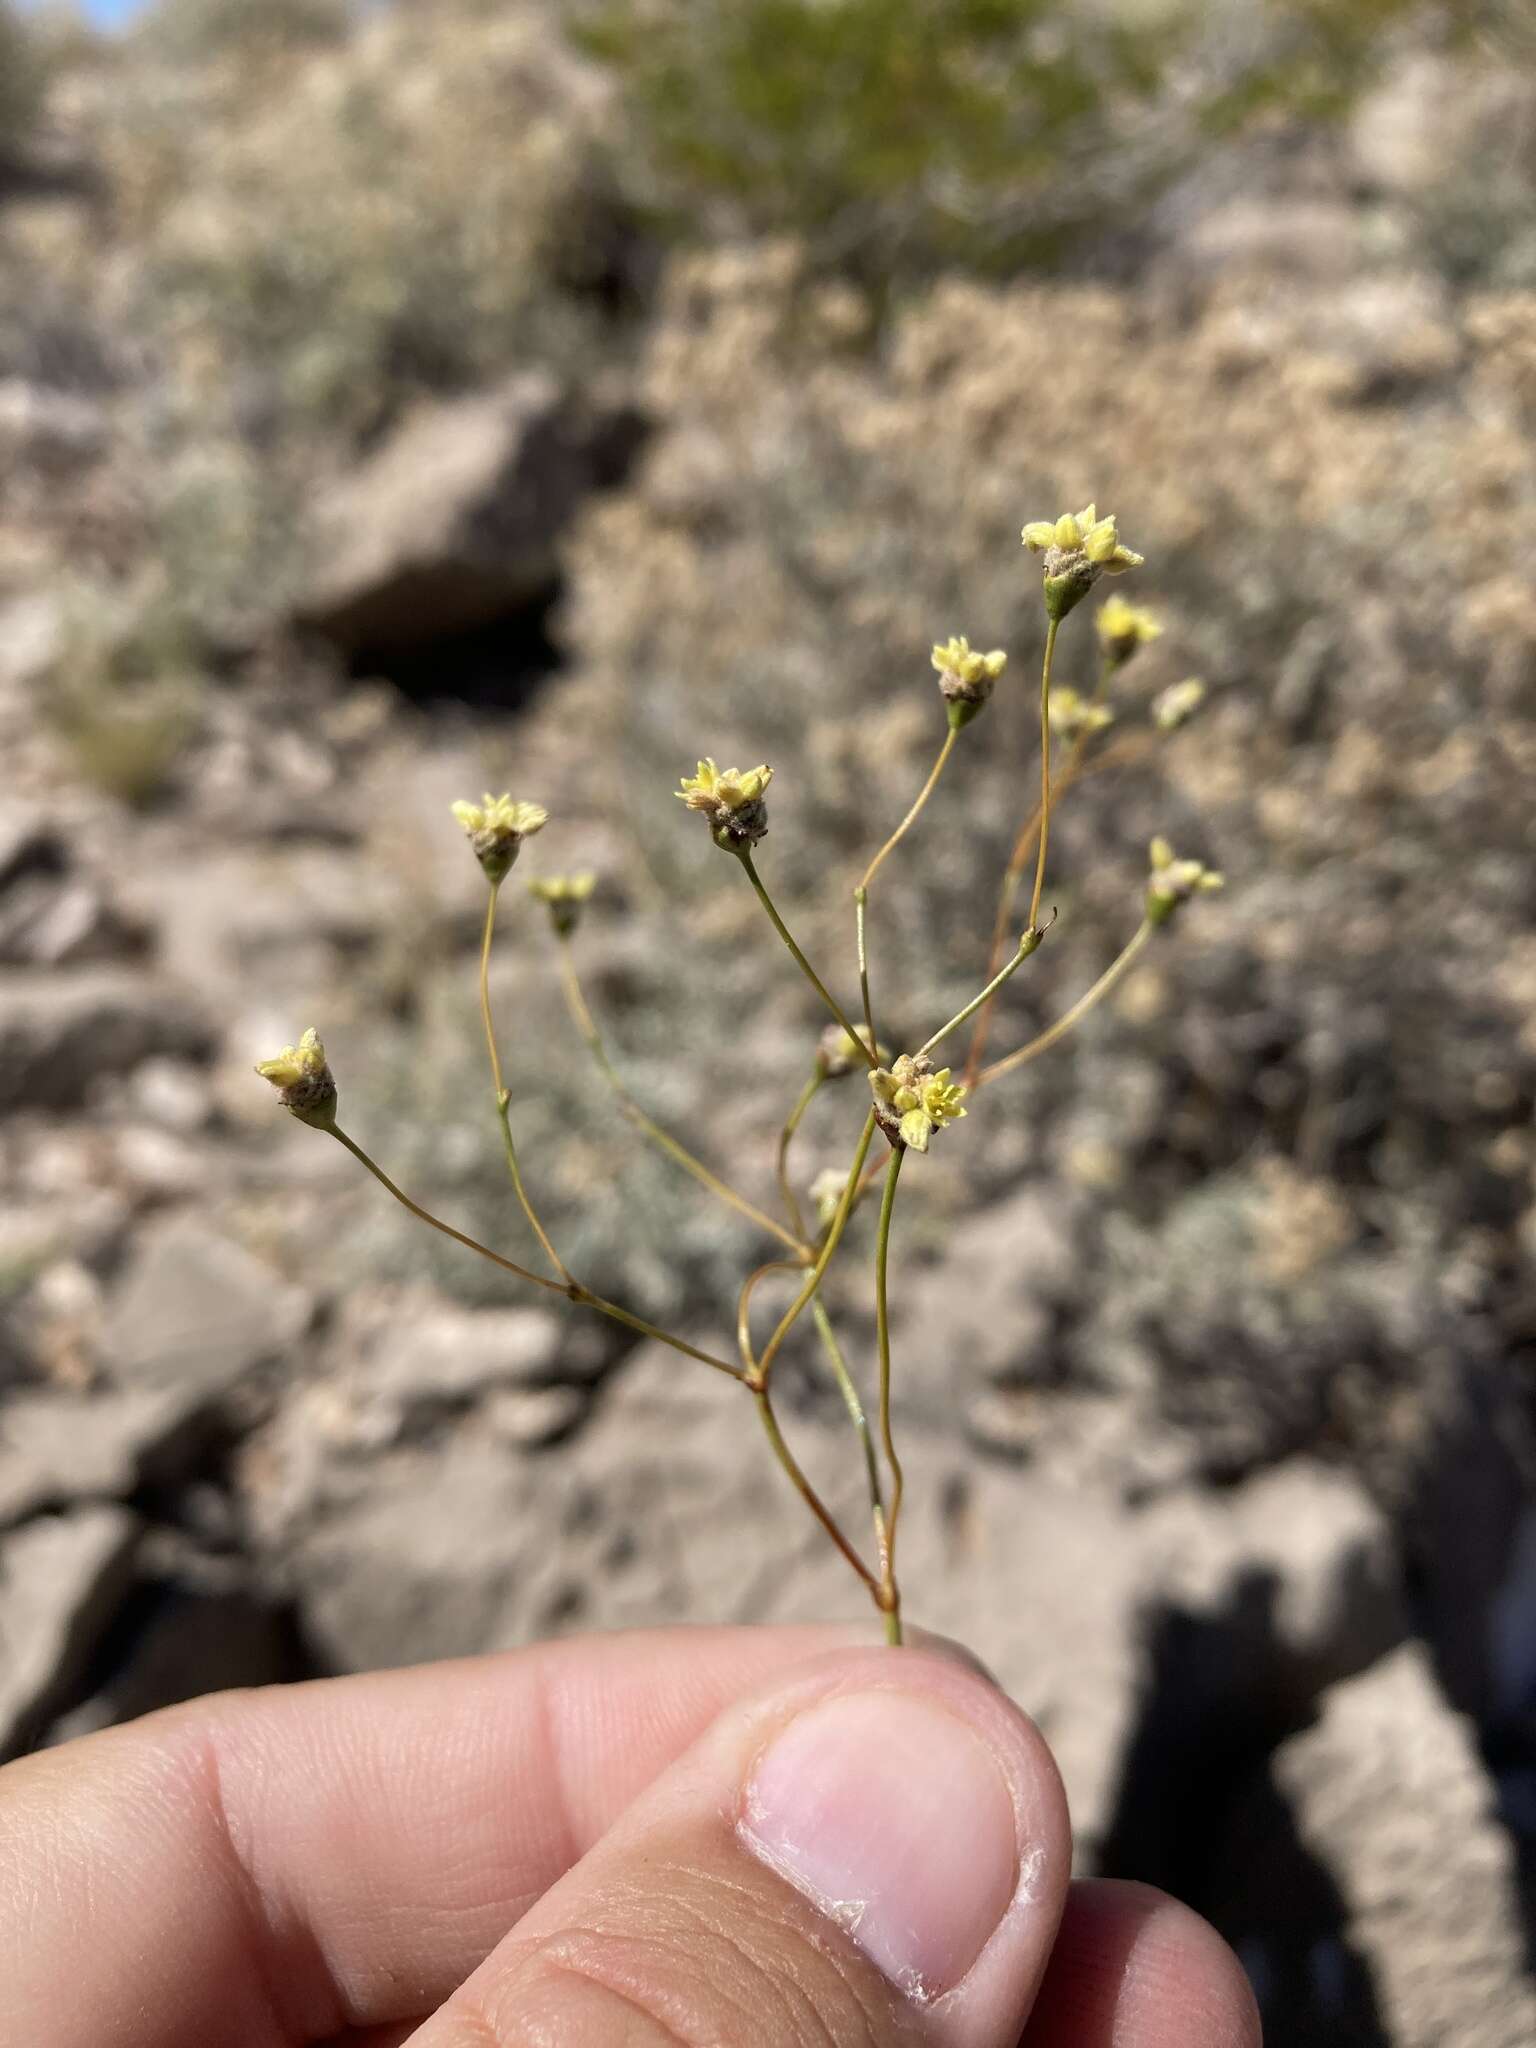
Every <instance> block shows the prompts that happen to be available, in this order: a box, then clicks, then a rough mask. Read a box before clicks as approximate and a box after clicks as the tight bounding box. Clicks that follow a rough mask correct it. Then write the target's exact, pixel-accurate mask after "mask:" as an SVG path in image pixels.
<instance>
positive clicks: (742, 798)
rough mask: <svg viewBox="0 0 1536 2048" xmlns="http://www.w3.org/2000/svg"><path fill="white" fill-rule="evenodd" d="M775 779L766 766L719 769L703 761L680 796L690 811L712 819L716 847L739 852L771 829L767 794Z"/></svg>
mask: <svg viewBox="0 0 1536 2048" xmlns="http://www.w3.org/2000/svg"><path fill="white" fill-rule="evenodd" d="M772 780H773V770H772V769H771V768H770V767H768V766H767V764H766V763H761V764H759V766H757V767H756V768H717V767H716V766H715V764H714V762H713V761H701V762H700V763H699V772H698V773H697V775H685V776H684V777H683V786H682V788H681V789H679V790H678V791H676V795H677V797H678V800H679V801H680V802H682V803H685V804H686V805H687V806H688V808H689V810H690V811H702V812H703V813H704V815H705V816H706V817H707V818H708V819H709V826H710V832H711V834H712V835H713V838H714V841H715V844H716V846H720V847H723V848H724V849H725V851H726V852H727V853H739V852H741V850H742V849H743V848H744V847H748V846H750V845H751V844H752V842H753V841H754V840H756V839H761V838H762V837H763V834H764V833H765V832H766V831H767V830H768V806H767V804H766V803H764V801H763V795H764V792H765V791H766V789H767V787H768V785H769V783H770V782H772Z"/></svg>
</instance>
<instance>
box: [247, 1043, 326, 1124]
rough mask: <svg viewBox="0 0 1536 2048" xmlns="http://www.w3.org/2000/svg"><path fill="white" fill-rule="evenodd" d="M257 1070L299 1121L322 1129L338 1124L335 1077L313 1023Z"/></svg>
mask: <svg viewBox="0 0 1536 2048" xmlns="http://www.w3.org/2000/svg"><path fill="white" fill-rule="evenodd" d="M256 1071H257V1073H258V1074H260V1076H261V1078H262V1079H263V1081H270V1082H271V1083H272V1086H273V1087H274V1088H275V1089H276V1090H277V1099H278V1101H279V1102H280V1103H281V1104H282V1105H283V1107H284V1109H287V1110H291V1111H292V1112H293V1114H294V1115H295V1116H296V1117H297V1118H298V1119H299V1122H300V1123H302V1124H313V1125H315V1126H316V1128H318V1129H320V1130H328V1129H329V1128H330V1127H331V1125H332V1124H334V1123H335V1121H336V1080H335V1076H334V1075H333V1074H332V1072H331V1069H330V1065H329V1062H328V1061H327V1060H326V1057H325V1047H324V1046H323V1045H322V1044H321V1043H320V1039H319V1035H318V1033H317V1032H316V1030H315V1027H314V1026H313V1025H311V1026H310V1027H309V1029H308V1030H307V1031H306V1032H305V1033H304V1036H303V1037H302V1038H301V1039H300V1040H299V1042H298V1044H297V1045H285V1046H284V1047H283V1049H282V1051H281V1052H280V1053H279V1054H278V1055H277V1057H276V1058H275V1059H270V1060H262V1061H261V1063H260V1064H259V1065H258V1067H257V1069H256Z"/></svg>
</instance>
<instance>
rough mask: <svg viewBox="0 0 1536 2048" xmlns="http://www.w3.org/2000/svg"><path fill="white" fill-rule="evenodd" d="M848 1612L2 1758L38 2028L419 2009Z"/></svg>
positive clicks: (685, 1636)
mask: <svg viewBox="0 0 1536 2048" xmlns="http://www.w3.org/2000/svg"><path fill="white" fill-rule="evenodd" d="M861 1640H867V1632H866V1631H860V1630H856V1629H852V1628H779V1629H757V1628H752V1629H748V1628H724V1629H699V1630H691V1629H676V1630H662V1631H655V1632H647V1633H643V1634H634V1635H620V1636H610V1637H593V1638H587V1639H584V1640H581V1641H572V1642H564V1643H550V1644H542V1645H538V1646H536V1647H534V1648H530V1649H526V1650H517V1651H512V1652H509V1653H507V1654H506V1655H503V1656H497V1657H488V1658H483V1659H478V1660H474V1661H469V1662H459V1663H452V1664H440V1665H428V1666H423V1667H420V1668H417V1669H415V1670H408V1671H396V1672H384V1673H379V1674H374V1675H370V1676H367V1677H360V1678H348V1679H333V1680H324V1681H320V1682H318V1683H315V1684H309V1685H299V1686H292V1687H285V1688H277V1689H273V1690H270V1691H263V1692H253V1693H243V1694H241V1693H234V1694H226V1695H223V1696H219V1697H214V1698H212V1699H207V1700H202V1701H198V1702H195V1703H194V1704H192V1705H190V1706H186V1707H175V1708H170V1709H168V1710H167V1711H165V1712H164V1713H160V1714H155V1715H151V1716H150V1717H149V1718H148V1719H146V1720H144V1721H140V1722H137V1723H133V1724H130V1725H129V1726H127V1727H123V1728H116V1729H110V1730H108V1731H106V1732H104V1733H103V1734H100V1735H94V1736H90V1737H88V1738H87V1739H86V1740H85V1741H83V1742H79V1743H74V1744H70V1745H68V1746H67V1747H65V1748H63V1749H59V1750H51V1751H47V1752H45V1753H44V1754H42V1755H40V1756H37V1757H32V1758H27V1759H24V1760H23V1761H21V1762H19V1763H15V1764H10V1765H7V1766H6V1767H5V1769H4V1770H3V1771H0V1953H3V1954H4V1955H5V1956H6V1957H7V1958H8V1968H7V1974H8V1976H9V1978H10V1981H9V1983H8V1984H7V1989H6V2005H7V2010H8V2012H9V2014H10V2016H11V2019H12V2021H13V2022H14V2025H15V2027H16V2038H17V2039H18V2040H26V2041H29V2042H31V2043H33V2044H34V2048H107V2044H110V2048H210V2044H212V2043H222V2042H226V2041H227V2042H236V2041H238V2042H239V2043H241V2048H294V2044H297V2043H304V2042H311V2041H317V2040H325V2039H326V2038H328V2037H329V2036H332V2035H338V2034H343V2033H345V2032H346V2031H347V2030H348V2029H349V2028H352V2027H359V2026H381V2025H385V2024H387V2023H390V2022H394V2021H405V2020H410V2019H412V2018H415V2017H419V2016H420V2015H421V2014H423V2013H426V2012H429V2011H431V2010H432V2009H433V2008H434V2007H435V2006H436V2005H438V2004H439V2003H441V2001H442V2000H443V1999H444V1998H446V1997H447V1995H448V1994H449V1992H450V1991H452V1990H453V1989H454V1987H455V1986H456V1985H457V1984H459V1983H460V1982H461V1981H462V1980H463V1978H464V1977H465V1976H467V1975H468V1974H469V1972H470V1971H471V1970H472V1969H474V1968H475V1966H476V1965H477V1964H478V1963H479V1962H480V1961H481V1960H482V1959H483V1957H484V1956H485V1955H486V1954H487V1953H488V1952H489V1951H490V1950H491V1948H493V1947H494V1945H495V1944H496V1942H497V1941H499V1940H500V1939H501V1937H502V1936H503V1935H504V1934H505V1933H506V1932H507V1930H508V1928H509V1927H511V1926H512V1925H513V1924H514V1922H515V1921H516V1920H517V1919H518V1918H519V1917H520V1915H521V1914H522V1913H523V1912H524V1911H525V1909H526V1908H527V1907H528V1906H529V1905H530V1904H531V1903H532V1902H533V1901H534V1900H535V1899H537V1898H539V1897H540V1896H542V1894H543V1893H544V1892H545V1891H547V1890H548V1888H549V1887H550V1885H551V1884H553V1883H554V1882H555V1881H556V1879H558V1878H559V1877H561V1876H562V1875H563V1874H564V1873H565V1871H566V1870H567V1869H568V1868H569V1867H570V1866H571V1864H572V1863H574V1862H575V1861H576V1860H577V1858H578V1857H579V1856H581V1855H582V1854H583V1853H584V1851H585V1850H586V1849H587V1848H588V1847H589V1846H590V1845H591V1844H592V1843H593V1842H594V1841H596V1840H597V1839H598V1838H599V1837H600V1836H601V1835H602V1834H603V1833H604V1832H605V1831H606V1830H607V1828H608V1826H609V1824H610V1823H611V1822H612V1821H613V1820H614V1819H615V1818H616V1817H617V1815H618V1814H619V1813H620V1812H622V1811H623V1809H624V1808H625V1807H626V1806H627V1805H628V1804H629V1803H630V1802H631V1800H633V1799H634V1798H635V1797H636V1796H637V1794H638V1793H639V1792H641V1791H642V1790H643V1789H644V1788H645V1787H646V1786H647V1785H648V1784H649V1783H650V1782H651V1781H652V1779H654V1778H655V1777H657V1776H658V1775H659V1774H660V1772H661V1771H662V1770H664V1769H665V1768H666V1766H667V1765H668V1764H669V1763H671V1762H672V1761H673V1759H674V1758H675V1757H677V1756H678V1755H679V1754H681V1752H682V1751H684V1750H685V1749H686V1748H688V1746H689V1745H690V1744H691V1743H692V1742H693V1741H694V1740H695V1739H696V1738H697V1737H698V1735H699V1734H700V1733H701V1732H702V1731H703V1730H704V1729H705V1728H706V1727H708V1725H709V1724H710V1722H711V1721H713V1720H714V1719H715V1717H716V1716H717V1715H718V1714H719V1713H720V1712H721V1710H722V1709H723V1708H724V1707H725V1706H726V1705H728V1704H729V1703H730V1702H731V1701H732V1700H733V1699H735V1698H736V1697H737V1696H738V1695H739V1694H741V1693H742V1692H744V1691H747V1690H749V1689H751V1688H753V1687H755V1686H758V1685H761V1684H762V1683H763V1682H764V1681H765V1680H767V1679H770V1678H771V1677H772V1676H773V1674H774V1673H775V1672H776V1671H778V1670H780V1669H786V1668H789V1667H792V1666H793V1665H795V1664H798V1663H803V1662H804V1661H806V1660H807V1659H808V1658H811V1657H814V1656H816V1655H817V1654H819V1653H822V1652H825V1651H827V1650H831V1649H836V1648H839V1647H842V1646H844V1645H846V1644H849V1643H853V1642H857V1641H861Z"/></svg>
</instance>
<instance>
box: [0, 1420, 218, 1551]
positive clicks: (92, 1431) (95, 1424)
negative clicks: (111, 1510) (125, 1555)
mask: <svg viewBox="0 0 1536 2048" xmlns="http://www.w3.org/2000/svg"><path fill="white" fill-rule="evenodd" d="M191 1419H192V1418H191V1416H190V1414H189V1404H188V1402H187V1400H186V1398H185V1396H184V1394H183V1393H182V1392H180V1391H178V1390H174V1389H167V1390H149V1389H135V1390H131V1391H129V1392H126V1393H110V1392H98V1393H95V1394H93V1395H91V1396H89V1397H88V1398H84V1399H81V1398H75V1397H71V1396H68V1395H64V1394H55V1393H32V1394H17V1395H14V1396H13V1397H12V1398H11V1399H9V1400H8V1401H6V1402H5V1403H4V1405H3V1406H0V1527H4V1526H6V1525H7V1524H10V1523H14V1522H19V1521H21V1520H22V1518H23V1517H24V1516H26V1515H31V1514H36V1513H37V1512H38V1510H39V1509H42V1508H53V1507H59V1506H62V1505H72V1504H74V1503H76V1502H78V1501H85V1500H93V1499H94V1500H114V1499H122V1498H124V1497H125V1496H126V1495H128V1494H130V1493H132V1492H133V1490H134V1488H135V1487H136V1486H138V1485H139V1483H140V1481H141V1480H142V1479H144V1478H145V1477H146V1476H147V1475H149V1474H150V1473H153V1474H154V1476H155V1477H157V1478H161V1477H164V1476H165V1474H166V1471H167V1469H168V1463H169V1461H171V1458H172V1453H173V1449H174V1447H175V1446H176V1445H177V1444H178V1442H180V1443H182V1444H184V1445H185V1444H188V1443H190V1442H191V1441H192V1438H193V1432H192V1431H191V1430H190V1429H189V1423H190V1421H191Z"/></svg>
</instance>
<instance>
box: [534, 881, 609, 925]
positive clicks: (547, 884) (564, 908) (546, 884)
mask: <svg viewBox="0 0 1536 2048" xmlns="http://www.w3.org/2000/svg"><path fill="white" fill-rule="evenodd" d="M596 887H597V877H596V875H593V874H580V875H538V876H536V877H535V878H534V879H533V880H532V881H530V882H529V884H528V894H529V895H530V896H532V897H535V898H536V899H537V900H538V901H539V902H540V903H543V904H545V905H546V906H547V907H548V910H549V921H550V924H551V925H552V926H553V928H554V930H555V933H556V934H557V936H558V937H560V938H562V939H568V938H569V937H570V935H571V933H572V932H573V931H575V929H576V927H577V925H578V924H580V922H581V913H582V911H583V909H584V908H585V907H586V904H587V901H588V898H589V897H590V896H591V894H592V891H593V890H594V889H595V888H596Z"/></svg>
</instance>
